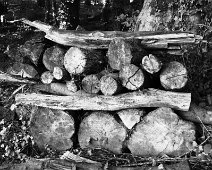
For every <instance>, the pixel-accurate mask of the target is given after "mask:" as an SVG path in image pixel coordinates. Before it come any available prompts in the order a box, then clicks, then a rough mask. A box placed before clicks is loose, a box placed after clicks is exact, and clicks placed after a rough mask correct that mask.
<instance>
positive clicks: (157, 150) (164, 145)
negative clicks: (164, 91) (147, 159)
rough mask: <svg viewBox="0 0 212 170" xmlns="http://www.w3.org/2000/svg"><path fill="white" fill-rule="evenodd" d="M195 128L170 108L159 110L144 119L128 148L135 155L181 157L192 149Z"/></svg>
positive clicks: (134, 132) (133, 134)
mask: <svg viewBox="0 0 212 170" xmlns="http://www.w3.org/2000/svg"><path fill="white" fill-rule="evenodd" d="M193 141H195V126H194V124H193V123H191V122H185V121H183V120H181V119H179V117H178V116H177V115H176V114H175V113H174V112H173V111H172V109H170V108H165V107H163V108H159V109H156V110H154V111H152V112H150V113H148V115H147V116H146V117H144V121H141V122H140V123H138V125H137V126H136V128H135V130H134V131H133V132H132V135H131V136H130V139H129V140H128V142H127V146H128V148H129V149H130V151H131V153H132V154H133V155H139V156H156V155H157V156H162V155H164V154H166V155H168V156H180V155H182V154H185V153H187V152H189V151H191V150H192V149H194V146H193V145H192V143H193Z"/></svg>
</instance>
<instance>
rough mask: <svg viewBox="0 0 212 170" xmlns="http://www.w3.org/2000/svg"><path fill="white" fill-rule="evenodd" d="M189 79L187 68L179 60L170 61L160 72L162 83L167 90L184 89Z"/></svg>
mask: <svg viewBox="0 0 212 170" xmlns="http://www.w3.org/2000/svg"><path fill="white" fill-rule="evenodd" d="M187 81H188V73H187V69H186V68H185V67H184V66H183V64H181V63H179V62H177V61H173V62H170V63H168V65H167V66H166V67H165V68H164V69H163V70H162V72H161V74H160V82H161V85H162V86H163V87H164V88H165V89H167V90H174V89H182V88H183V87H184V86H185V85H186V83H187Z"/></svg>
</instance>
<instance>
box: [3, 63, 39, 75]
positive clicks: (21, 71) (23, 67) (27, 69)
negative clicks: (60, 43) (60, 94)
mask: <svg viewBox="0 0 212 170" xmlns="http://www.w3.org/2000/svg"><path fill="white" fill-rule="evenodd" d="M7 73H8V74H11V75H16V76H21V77H23V78H36V76H37V75H38V72H37V71H36V70H35V68H34V67H33V66H31V65H29V64H22V63H18V62H15V63H14V64H13V65H12V66H11V67H9V68H8V69H7Z"/></svg>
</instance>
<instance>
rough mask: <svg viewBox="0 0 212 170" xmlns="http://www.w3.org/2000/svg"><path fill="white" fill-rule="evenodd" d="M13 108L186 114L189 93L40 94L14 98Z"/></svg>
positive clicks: (146, 91)
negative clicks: (156, 109)
mask: <svg viewBox="0 0 212 170" xmlns="http://www.w3.org/2000/svg"><path fill="white" fill-rule="evenodd" d="M15 100H16V104H17V105H18V104H32V105H36V106H42V107H49V108H53V109H61V110H81V109H84V110H111V111H113V110H122V109H130V108H140V107H170V108H174V109H177V110H183V111H188V110H189V107H190V102H191V94H190V93H180V92H170V91H163V90H158V89H147V90H143V91H135V92H131V93H126V94H120V95H116V96H104V95H91V94H90V95H89V94H87V95H80V96H77V95H71V96H54V95H43V94H28V93H26V94H21V93H19V94H17V95H16V96H15Z"/></svg>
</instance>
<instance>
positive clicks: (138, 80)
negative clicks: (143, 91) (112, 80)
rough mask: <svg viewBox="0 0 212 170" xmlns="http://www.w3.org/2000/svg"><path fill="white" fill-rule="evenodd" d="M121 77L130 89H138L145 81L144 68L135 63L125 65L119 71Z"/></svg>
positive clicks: (125, 85)
mask: <svg viewBox="0 0 212 170" xmlns="http://www.w3.org/2000/svg"><path fill="white" fill-rule="evenodd" d="M119 78H120V80H121V82H122V85H123V86H124V87H126V88H127V89H129V90H137V89H139V88H140V87H141V86H142V85H143V83H144V74H143V72H142V70H141V69H140V68H139V67H137V66H135V65H133V64H129V65H125V66H123V67H122V68H121V70H120V72H119Z"/></svg>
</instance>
